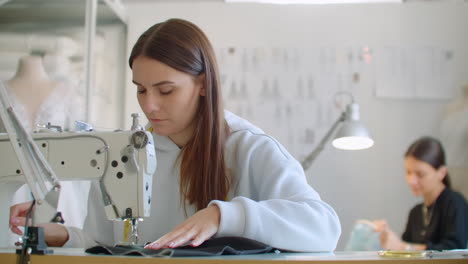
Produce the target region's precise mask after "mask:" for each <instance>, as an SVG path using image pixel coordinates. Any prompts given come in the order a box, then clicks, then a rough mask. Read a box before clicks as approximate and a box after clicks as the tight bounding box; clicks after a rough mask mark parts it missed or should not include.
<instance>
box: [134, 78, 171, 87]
mask: <svg viewBox="0 0 468 264" xmlns="http://www.w3.org/2000/svg"><path fill="white" fill-rule="evenodd" d="M132 83H134V84H136V85H141V84H140V83H138V82H136V81H135V80H132ZM164 84H174V82H172V81H160V82H157V83H154V84H152V85H151V86H152V87H156V86H160V85H164Z"/></svg>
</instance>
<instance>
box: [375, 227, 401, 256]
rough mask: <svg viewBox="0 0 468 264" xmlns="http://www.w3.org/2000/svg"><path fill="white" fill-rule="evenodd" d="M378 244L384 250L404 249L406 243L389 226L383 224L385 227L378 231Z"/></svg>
mask: <svg viewBox="0 0 468 264" xmlns="http://www.w3.org/2000/svg"><path fill="white" fill-rule="evenodd" d="M380 244H381V246H382V248H384V249H386V250H405V249H406V243H405V242H403V241H402V240H401V239H400V238H399V237H398V235H397V234H395V232H393V230H391V229H390V227H388V225H387V226H385V229H384V230H383V231H382V232H381V233H380Z"/></svg>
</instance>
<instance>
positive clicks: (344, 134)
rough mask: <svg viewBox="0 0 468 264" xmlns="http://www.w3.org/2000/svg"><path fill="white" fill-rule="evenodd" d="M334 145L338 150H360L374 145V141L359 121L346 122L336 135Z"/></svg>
mask: <svg viewBox="0 0 468 264" xmlns="http://www.w3.org/2000/svg"><path fill="white" fill-rule="evenodd" d="M332 145H333V146H334V147H335V148H338V149H346V150H358V149H366V148H370V147H372V145H374V140H372V138H371V137H370V135H369V132H368V131H367V129H366V128H365V127H364V126H363V125H362V124H361V123H360V122H359V121H354V120H352V121H345V122H344V123H343V125H342V126H341V128H340V129H339V130H338V132H337V133H336V136H335V139H334V140H333V141H332Z"/></svg>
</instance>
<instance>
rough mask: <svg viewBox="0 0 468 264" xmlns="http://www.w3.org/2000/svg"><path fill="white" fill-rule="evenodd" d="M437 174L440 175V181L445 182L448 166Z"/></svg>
mask: <svg viewBox="0 0 468 264" xmlns="http://www.w3.org/2000/svg"><path fill="white" fill-rule="evenodd" d="M437 174H438V177H439V180H440V181H443V180H444V178H445V176H447V166H441V167H440V168H439V169H438V170H437Z"/></svg>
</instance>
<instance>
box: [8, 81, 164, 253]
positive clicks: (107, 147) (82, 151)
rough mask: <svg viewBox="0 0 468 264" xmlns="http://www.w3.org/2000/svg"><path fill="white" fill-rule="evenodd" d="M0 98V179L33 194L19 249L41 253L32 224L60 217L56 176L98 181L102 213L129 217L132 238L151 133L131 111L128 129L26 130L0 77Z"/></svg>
mask: <svg viewBox="0 0 468 264" xmlns="http://www.w3.org/2000/svg"><path fill="white" fill-rule="evenodd" d="M0 99H1V100H0V116H1V120H2V121H3V124H4V126H5V128H6V130H7V132H8V133H0V156H1V157H2V158H1V159H0V183H7V182H18V181H22V182H26V183H27V184H28V186H29V188H30V189H31V192H32V194H33V197H34V200H35V206H34V212H33V217H32V219H33V224H32V225H31V226H30V227H29V230H28V232H26V230H25V236H24V239H23V243H26V245H23V249H22V255H24V251H25V250H28V251H32V253H36V254H46V253H47V250H46V248H47V247H46V245H45V243H44V241H41V240H43V236H44V234H43V231H42V230H41V228H39V227H36V226H35V225H37V224H38V223H47V222H60V218H61V216H60V214H58V213H57V204H58V200H59V195H60V181H72V180H96V181H99V186H100V189H101V193H102V199H103V201H104V205H105V212H106V215H107V218H108V219H110V220H130V224H132V236H133V239H134V241H133V242H134V243H137V242H138V241H137V239H138V234H137V229H136V227H137V224H138V221H139V220H141V219H142V218H143V217H148V216H149V215H150V207H151V189H152V187H151V186H152V177H153V174H154V172H155V171H156V154H155V147H154V142H153V137H152V135H151V133H149V132H145V131H143V130H142V129H141V126H139V125H138V116H137V115H132V116H133V118H134V119H133V125H132V129H131V130H129V131H114V132H95V131H77V132H62V131H61V129H60V128H58V129H57V127H56V126H52V125H50V124H49V125H47V126H46V127H44V128H43V129H42V130H40V131H39V132H38V133H32V134H31V133H28V132H26V131H25V129H24V127H23V126H22V125H21V123H20V122H19V121H18V118H17V117H16V115H15V113H14V111H13V109H12V107H11V105H10V102H9V100H8V96H7V94H6V91H5V89H4V87H3V85H2V83H1V82H0ZM33 232H37V233H33ZM25 240H26V241H25Z"/></svg>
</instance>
